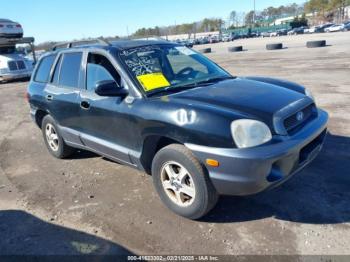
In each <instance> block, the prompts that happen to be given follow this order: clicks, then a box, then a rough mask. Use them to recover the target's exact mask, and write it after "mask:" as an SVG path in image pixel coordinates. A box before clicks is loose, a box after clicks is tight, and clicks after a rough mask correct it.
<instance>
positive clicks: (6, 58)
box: [0, 54, 25, 63]
mask: <svg viewBox="0 0 350 262" xmlns="http://www.w3.org/2000/svg"><path fill="white" fill-rule="evenodd" d="M12 60H25V57H24V55H22V54H0V61H2V62H6V63H7V62H8V61H12Z"/></svg>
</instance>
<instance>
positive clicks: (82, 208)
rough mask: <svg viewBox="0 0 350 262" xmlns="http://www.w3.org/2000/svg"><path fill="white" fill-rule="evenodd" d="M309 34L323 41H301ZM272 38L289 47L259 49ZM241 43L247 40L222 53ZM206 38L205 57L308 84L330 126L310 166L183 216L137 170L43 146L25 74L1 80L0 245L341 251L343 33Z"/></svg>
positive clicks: (346, 195)
mask: <svg viewBox="0 0 350 262" xmlns="http://www.w3.org/2000/svg"><path fill="white" fill-rule="evenodd" d="M308 39H326V40H327V41H328V44H329V46H327V47H325V48H318V49H307V48H306V47H305V42H306V40H308ZM276 41H281V42H283V43H284V44H285V46H286V47H288V48H286V49H284V50H279V51H266V50H265V44H266V43H269V42H276ZM241 44H243V45H244V48H245V49H247V51H244V52H241V53H228V52H227V47H228V46H232V45H241ZM212 48H213V53H212V54H209V57H210V58H212V59H213V60H215V61H216V62H217V63H218V64H220V65H221V66H223V67H225V68H226V69H227V70H228V71H230V72H232V73H233V74H234V75H266V76H273V77H279V78H286V79H289V80H292V81H296V82H299V83H301V84H304V85H305V86H307V87H308V88H310V89H311V90H312V91H313V93H314V95H315V97H316V100H317V103H318V105H319V106H321V107H323V108H324V109H326V110H327V111H328V112H329V113H330V117H331V120H330V128H329V130H330V133H331V134H330V135H329V137H328V139H327V141H326V145H325V148H324V150H323V151H322V153H321V154H320V156H319V157H318V158H317V159H316V160H315V162H314V163H313V164H312V165H310V166H309V167H307V168H306V169H305V170H304V171H302V172H301V173H300V174H298V175H297V176H295V177H294V178H293V179H292V180H290V181H289V182H287V183H286V184H284V185H283V186H281V187H279V188H277V189H275V190H273V191H269V192H265V193H262V194H259V195H256V196H251V197H244V198H242V197H222V198H221V201H220V203H219V204H218V206H217V207H216V208H215V209H214V210H213V212H211V213H210V214H209V215H208V216H207V217H206V218H204V219H203V220H202V221H200V222H194V221H189V220H186V219H184V218H181V217H178V216H176V215H174V214H173V213H171V212H170V211H169V210H167V209H166V208H165V207H164V206H163V205H162V204H161V202H160V200H159V199H158V197H157V195H156V193H155V191H154V190H153V186H152V183H151V178H150V177H148V176H147V175H145V174H143V173H140V172H138V171H136V170H133V169H131V168H128V167H125V166H122V165H119V164H115V163H112V162H110V161H107V160H106V159H103V158H101V157H99V156H97V155H94V154H90V153H87V152H80V153H77V154H76V155H74V157H73V158H72V159H69V160H56V159H54V158H53V157H51V156H50V155H49V154H48V152H47V150H46V148H45V145H44V142H43V139H42V136H41V132H40V130H39V129H38V128H37V127H36V126H35V125H34V124H33V123H32V122H31V119H30V117H29V108H28V105H27V103H26V101H25V99H24V93H25V89H26V86H27V83H25V82H16V83H8V84H3V85H1V86H0V167H1V168H0V235H1V238H0V253H1V254H14V253H15V254H23V253H25V254H28V253H31V254H80V253H84V254H88V253H99V254H111V253H114V254H115V253H121V252H127V251H125V249H127V250H129V251H130V252H133V253H136V254H207V253H210V254H327V255H329V254H350V250H349V247H350V224H349V222H350V190H349V187H350V176H349V175H350V173H349V170H350V161H349V160H350V115H349V113H350V77H349V76H350V33H335V34H323V35H312V36H295V37H280V38H274V39H248V40H241V41H237V42H235V43H222V44H216V45H213V46H212ZM267 104H268V101H267ZM124 248H125V249H124Z"/></svg>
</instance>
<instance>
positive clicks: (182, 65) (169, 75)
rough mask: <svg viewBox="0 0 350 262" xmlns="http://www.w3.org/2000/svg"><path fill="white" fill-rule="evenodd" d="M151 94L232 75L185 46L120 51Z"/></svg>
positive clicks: (136, 76) (123, 59) (188, 86)
mask: <svg viewBox="0 0 350 262" xmlns="http://www.w3.org/2000/svg"><path fill="white" fill-rule="evenodd" d="M120 56H121V59H122V61H123V62H124V63H125V65H126V66H127V68H128V70H129V72H130V73H131V75H132V76H133V77H134V78H135V80H136V82H138V83H139V84H140V86H141V87H142V88H143V90H144V91H145V92H146V93H147V94H152V93H158V92H159V91H161V92H164V91H176V90H181V88H184V87H186V88H191V87H195V86H198V85H200V84H203V83H209V82H211V81H213V80H221V79H227V78H230V77H232V76H230V75H229V74H228V73H227V72H225V71H224V70H223V69H221V68H220V67H219V66H217V65H216V64H214V63H213V62H211V61H210V60H209V59H207V58H206V57H204V56H202V55H200V54H198V53H196V52H194V51H193V50H191V49H189V48H187V47H184V46H173V45H152V46H146V47H139V48H133V49H128V50H124V51H122V52H121V53H120Z"/></svg>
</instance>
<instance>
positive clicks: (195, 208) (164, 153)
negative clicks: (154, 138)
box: [152, 144, 218, 219]
mask: <svg viewBox="0 0 350 262" xmlns="http://www.w3.org/2000/svg"><path fill="white" fill-rule="evenodd" d="M152 176H153V183H154V186H155V188H156V190H157V192H158V194H159V196H160V198H161V200H162V201H163V202H164V204H165V205H166V206H167V207H168V208H170V209H171V210H172V211H174V212H175V213H176V214H178V215H181V216H184V217H187V218H190V219H199V218H201V217H202V216H204V215H205V214H207V213H208V212H209V211H210V210H211V209H212V208H213V207H214V206H215V204H216V202H217V200H218V194H217V192H216V190H215V188H214V186H213V185H212V183H211V181H210V179H209V176H208V174H207V172H206V170H205V168H204V167H203V166H202V165H201V164H200V163H199V161H198V160H197V159H196V158H195V157H194V156H193V154H192V153H191V151H190V150H188V149H187V148H186V147H184V146H182V145H177V144H173V145H170V146H167V147H165V148H163V149H161V150H160V151H159V152H158V153H157V154H156V156H155V158H154V160H153V163H152Z"/></svg>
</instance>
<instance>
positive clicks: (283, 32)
mask: <svg viewBox="0 0 350 262" xmlns="http://www.w3.org/2000/svg"><path fill="white" fill-rule="evenodd" d="M287 33H288V30H287V29H279V30H277V35H278V36H282V35H287Z"/></svg>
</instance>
